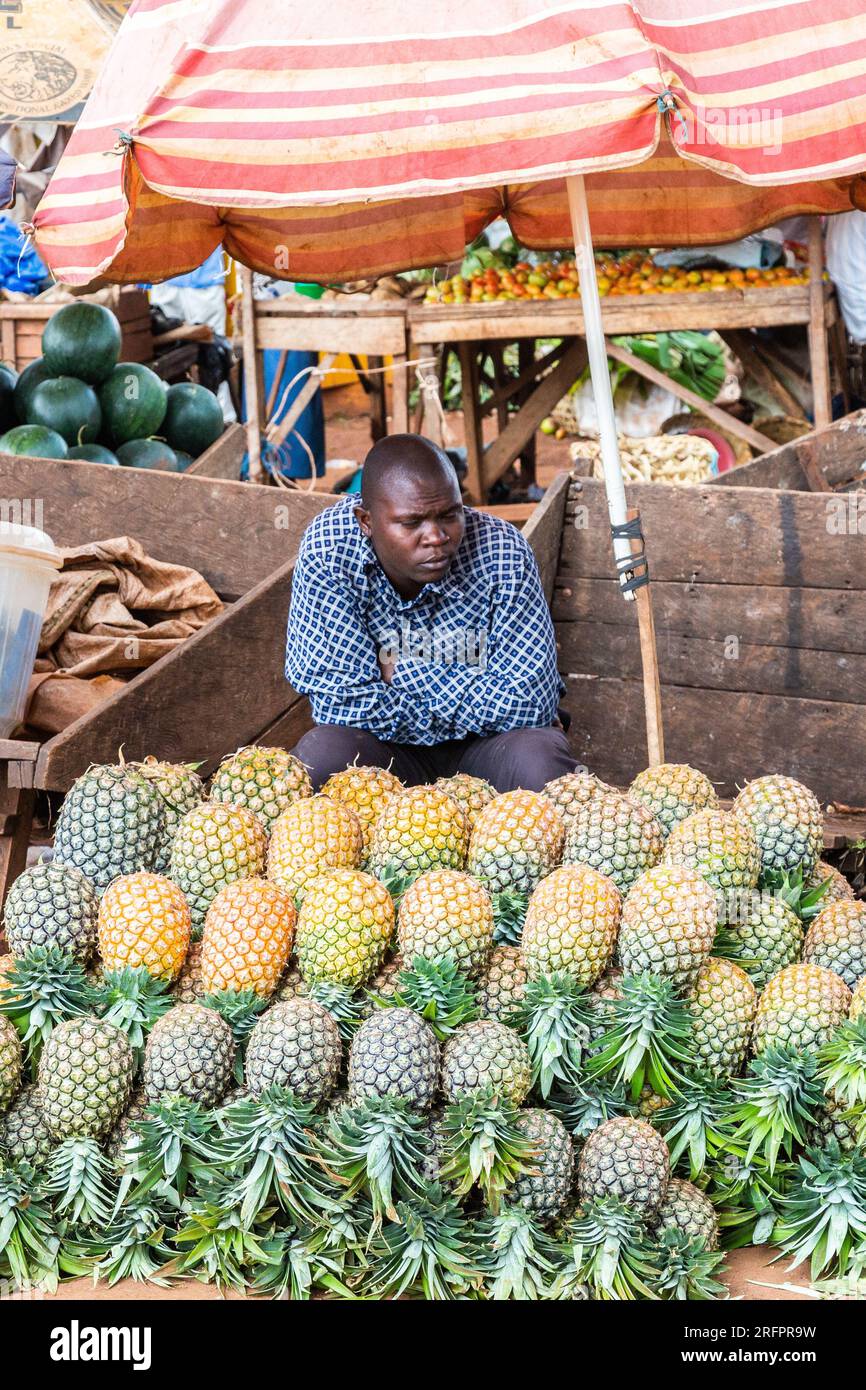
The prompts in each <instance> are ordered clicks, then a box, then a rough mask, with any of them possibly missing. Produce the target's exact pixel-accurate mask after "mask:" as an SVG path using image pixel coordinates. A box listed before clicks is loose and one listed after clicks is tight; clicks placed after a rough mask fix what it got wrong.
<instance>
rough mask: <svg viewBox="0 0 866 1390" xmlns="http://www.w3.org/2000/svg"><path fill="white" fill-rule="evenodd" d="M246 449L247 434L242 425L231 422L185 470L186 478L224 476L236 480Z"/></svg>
mask: <svg viewBox="0 0 866 1390" xmlns="http://www.w3.org/2000/svg"><path fill="white" fill-rule="evenodd" d="M246 451H247V435H246V430H245V429H244V427H243V425H240V424H237V423H233V424H231V425H228V426H227V428H226V429H225V430H223V432H222V434H221V435H220V437H219V439H217V440H216V441H215V442H214V443H213V444H211V446H210V448H209V449H205V451H204V453H203V454H199V456H198V458H197V459H196V460H195V462H194V463H191V464H190V466H189V468H188V469H187V470H186V476H187V477H188V478H190V477H194V478H224V479H226V480H227V481H230V482H238V481H239V479H240V476H241V464H242V463H243V459H244V454H245V453H246Z"/></svg>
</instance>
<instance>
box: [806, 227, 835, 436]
mask: <svg viewBox="0 0 866 1390" xmlns="http://www.w3.org/2000/svg"><path fill="white" fill-rule="evenodd" d="M823 274H824V237H823V234H822V232H821V219H820V217H810V218H809V285H808V290H809V365H810V368H811V377H812V401H813V418H814V420H815V425H816V428H818V429H821V428H822V426H824V425H829V423H830V421H831V420H832V419H833V406H832V401H831V398H830V397H831V393H830V358H829V354H828V351H827V322H826V319H825V317H824V286H823V283H822V276H823Z"/></svg>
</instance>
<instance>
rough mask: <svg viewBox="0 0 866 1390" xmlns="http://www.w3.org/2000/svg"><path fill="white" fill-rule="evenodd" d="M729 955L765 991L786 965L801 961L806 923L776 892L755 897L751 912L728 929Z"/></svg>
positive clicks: (750, 905) (752, 900) (752, 901)
mask: <svg viewBox="0 0 866 1390" xmlns="http://www.w3.org/2000/svg"><path fill="white" fill-rule="evenodd" d="M725 935H726V937H727V938H728V950H727V954H728V955H729V956H730V957H731V959H732V960H737V961H739V962H740V964H741V965H742V967H743V969H744V970H745V971H746V973H747V974H748V976H749V977H750V979H751V980H752V982H753V984H755V985H756V986H757V988H758V989H763V988H764V986H765V984H766V983H767V981H768V980H770V979H772V977H773V976H774V975H775V974H776V973H777V972H778V971H779V970H782V969H784V967H785V966H786V965H793V964H794V963H795V962H796V961H798V960H799V959H800V954H801V952H802V949H803V924H802V922H801V921H800V919H799V917H798V916H797V914H796V912H795V911H794V909H793V908H792V907H789V906H788V904H787V903H786V902H785V901H784V899H782V898H781V897H777V896H776V895H775V894H774V893H760V894H757V895H752V897H751V901H750V904H749V910H748V912H747V913H746V914H745V915H743V916H742V917H741V918H740V919H739V920H735V921H732V922H731V923H730V924H729V925H728V927H727V928H726V931H725Z"/></svg>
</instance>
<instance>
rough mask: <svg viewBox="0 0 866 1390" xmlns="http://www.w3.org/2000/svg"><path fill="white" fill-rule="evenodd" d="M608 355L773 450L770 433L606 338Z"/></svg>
mask: <svg viewBox="0 0 866 1390" xmlns="http://www.w3.org/2000/svg"><path fill="white" fill-rule="evenodd" d="M605 344H606V347H607V355H608V357H612V358H613V359H614V361H615V362H622V363H623V365H624V366H626V367H631V369H632V371H633V372H637V373H638V375H639V376H642V377H646V379H647V381H654V382H655V384H656V386H662V387H664V389H665V390H666V391H670V392H671V394H672V395H674V396H677V397H679V399H680V400H681V401H685V403H686V405H690V406H691V407H692V409H693V410H698V411H700V412H701V414H703V415H706V417H707V419H708V420H712V421H713V422H714V423H715V424H717V425H719V426H721V428H722V429H725V430H729V431H730V433H731V434H735V435H736V436H737V438H738V439H744V440H745V441H746V443H747V444H751V445H752V447H753V448H755V449H761V450H763V451H766V450H767V449H772V448H773V445H774V444H775V440H773V439H770V437H769V435H766V434H761V432H760V431H759V430H753V429H752V427H751V425H744V424H743V422H742V420H737V419H736V418H735V417H734V416H733V415H729V414H728V412H727V411H726V410H720V409H719V407H718V406H717V405H712V404H711V403H710V402H709V401H707V400H704V398H703V396H699V395H698V393H697V391H690V390H689V388H688V387H687V386H682V385H681V384H680V383H679V382H678V381H674V380H673V378H672V377H669V376H668V375H667V374H666V373H665V372H659V371H657V370H656V368H655V367H653V366H651V365H650V363H649V362H645V361H644V360H643V358H642V357H638V356H637V354H636V353H634V352H629V351H628V349H627V348H623V347H617V345H616V343H612V342H611V341H610V340H609V339H606V340H605Z"/></svg>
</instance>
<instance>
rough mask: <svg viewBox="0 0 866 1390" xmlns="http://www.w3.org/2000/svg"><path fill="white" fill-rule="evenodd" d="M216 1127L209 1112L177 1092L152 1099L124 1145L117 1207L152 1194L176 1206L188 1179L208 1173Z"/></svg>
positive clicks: (201, 1176)
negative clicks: (156, 1099)
mask: <svg viewBox="0 0 866 1390" xmlns="http://www.w3.org/2000/svg"><path fill="white" fill-rule="evenodd" d="M216 1126H217V1119H216V1115H215V1113H214V1112H213V1111H209V1110H205V1108H204V1106H203V1105H201V1104H200V1103H199V1102H198V1101H195V1100H189V1099H187V1097H186V1096H184V1095H181V1094H180V1093H179V1092H176V1093H173V1094H168V1095H165V1096H163V1097H162V1099H160V1100H158V1101H152V1102H151V1103H150V1104H149V1105H148V1107H147V1109H146V1111H145V1113H144V1115H143V1116H142V1117H141V1118H140V1119H137V1120H134V1121H133V1123H132V1126H131V1131H132V1132H131V1134H130V1135H129V1137H128V1138H127V1140H126V1144H125V1145H124V1149H123V1154H122V1163H123V1169H124V1171H123V1176H122V1178H121V1182H120V1191H119V1194H118V1201H117V1207H118V1208H119V1207H120V1206H121V1204H123V1203H126V1202H128V1201H131V1202H133V1203H140V1202H142V1201H143V1200H144V1198H145V1197H147V1196H148V1195H149V1194H151V1193H155V1194H156V1195H157V1196H158V1197H159V1198H161V1200H163V1201H165V1202H169V1203H171V1204H173V1205H179V1204H180V1202H181V1200H182V1199H183V1197H184V1195H185V1194H186V1192H187V1189H188V1188H189V1186H190V1184H191V1183H193V1182H196V1181H198V1180H200V1179H204V1178H206V1177H207V1175H208V1173H209V1168H208V1160H209V1158H210V1151H211V1143H212V1141H213V1136H214V1134H215V1131H216Z"/></svg>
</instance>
